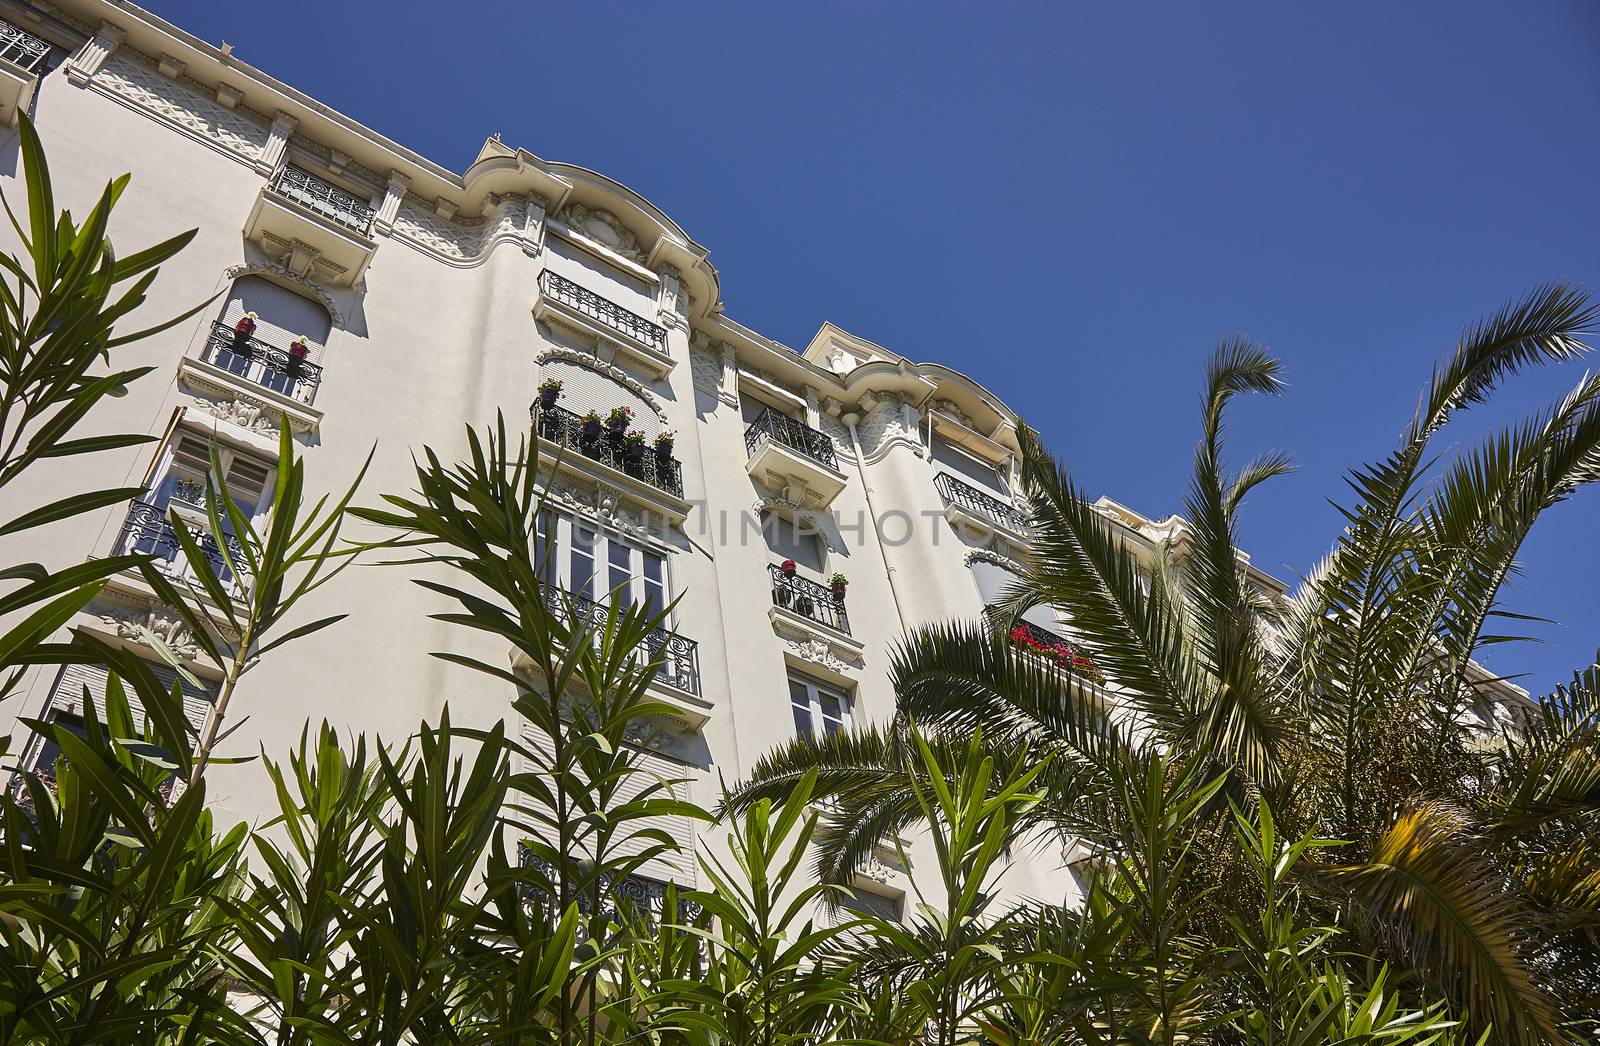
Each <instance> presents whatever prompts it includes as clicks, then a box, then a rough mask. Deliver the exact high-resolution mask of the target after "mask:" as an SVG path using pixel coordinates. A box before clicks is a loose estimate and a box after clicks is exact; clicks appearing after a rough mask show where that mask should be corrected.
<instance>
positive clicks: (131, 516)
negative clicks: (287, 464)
mask: <svg viewBox="0 0 1600 1046" xmlns="http://www.w3.org/2000/svg"><path fill="white" fill-rule="evenodd" d="M191 507H192V508H193V509H194V512H195V515H196V519H197V520H198V519H201V518H203V517H204V513H205V509H204V508H203V507H202V506H200V505H193V506H191ZM167 508H168V506H167V505H158V504H156V503H155V502H151V501H135V502H132V503H131V504H130V505H129V506H128V517H127V519H125V520H123V522H122V539H121V541H120V542H119V551H120V552H121V553H123V554H128V553H137V552H142V553H144V554H146V555H148V556H151V557H153V558H154V559H155V560H156V561H157V563H158V565H164V566H165V567H166V569H167V570H168V571H169V572H171V573H175V574H182V572H183V571H184V570H186V569H187V570H194V569H197V568H196V567H194V566H193V565H191V564H190V563H189V560H188V556H187V555H186V554H185V553H184V550H183V546H182V545H181V544H180V543H179V541H178V532H177V530H176V529H174V528H173V525H172V521H171V520H170V519H168V518H167ZM189 530H190V532H191V533H192V534H193V536H194V540H195V544H196V545H197V546H199V549H200V552H201V554H202V555H203V556H205V559H206V562H207V563H209V564H210V565H211V567H212V569H213V573H214V574H215V575H216V576H217V579H218V580H219V581H221V582H222V587H223V589H224V591H226V592H227V593H228V594H229V595H230V596H233V597H234V598H235V599H241V598H243V597H244V595H245V594H246V593H247V592H248V591H249V590H250V578H249V576H248V575H247V574H243V572H244V571H245V570H247V567H246V563H247V560H246V559H245V555H244V546H243V545H241V544H240V543H239V539H238V538H236V537H234V536H233V535H232V534H228V535H225V536H226V539H227V543H228V554H227V555H226V556H224V555H223V553H222V549H221V548H220V547H219V546H218V545H217V542H216V540H215V539H214V538H213V537H212V536H211V534H210V532H209V531H207V530H205V529H204V528H203V524H200V523H199V522H197V523H196V524H195V525H194V526H191V527H190V528H189ZM230 559H231V560H232V561H233V565H234V567H237V568H238V570H239V571H240V572H241V574H242V576H236V575H235V574H234V572H233V570H232V569H231V568H230V567H229V565H228V560H230Z"/></svg>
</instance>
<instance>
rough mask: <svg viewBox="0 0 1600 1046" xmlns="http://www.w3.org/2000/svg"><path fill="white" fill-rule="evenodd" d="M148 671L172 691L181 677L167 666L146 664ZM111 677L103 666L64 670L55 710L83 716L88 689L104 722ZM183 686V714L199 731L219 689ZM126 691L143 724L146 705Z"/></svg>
mask: <svg viewBox="0 0 1600 1046" xmlns="http://www.w3.org/2000/svg"><path fill="white" fill-rule="evenodd" d="M146 667H148V668H149V669H150V671H151V672H152V673H153V674H154V675H155V677H156V678H157V679H158V680H160V681H161V685H162V686H164V687H166V688H167V689H169V690H170V689H171V688H172V684H173V682H174V681H176V680H180V677H179V675H178V674H177V673H176V672H174V671H173V670H172V669H170V668H168V667H167V666H166V665H156V664H150V663H149V662H146ZM107 678H108V673H107V671H106V669H105V668H104V667H102V666H100V665H67V666H66V667H65V668H63V669H62V670H61V675H60V676H58V677H56V685H55V687H54V688H53V689H52V690H51V692H50V704H49V707H50V708H51V709H58V710H60V711H63V712H69V713H71V714H72V715H79V716H81V715H82V714H83V692H84V690H85V689H86V688H87V689H88V691H89V696H90V697H91V698H93V700H94V707H95V714H96V715H98V716H99V717H100V719H101V720H102V721H104V719H105V715H106V680H107ZM181 682H182V685H183V714H184V715H185V716H187V717H188V719H189V722H191V723H193V724H194V725H195V728H196V729H199V727H200V726H201V724H202V723H204V722H205V718H206V710H207V709H209V708H210V707H211V705H212V703H213V702H214V701H215V700H216V687H214V686H209V687H206V688H205V689H203V690H197V689H195V687H194V686H193V684H191V683H189V682H188V681H187V680H181ZM123 691H124V692H125V693H126V694H127V695H128V709H129V711H131V712H132V713H133V719H134V722H136V723H139V724H141V725H142V724H143V722H144V718H145V712H144V705H143V703H141V702H140V700H139V696H138V695H137V694H135V693H134V691H133V687H131V686H124V687H123Z"/></svg>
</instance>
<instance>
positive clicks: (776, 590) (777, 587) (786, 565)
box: [772, 559, 795, 607]
mask: <svg viewBox="0 0 1600 1046" xmlns="http://www.w3.org/2000/svg"><path fill="white" fill-rule="evenodd" d="M778 571H779V573H781V574H782V575H783V580H782V581H779V582H777V583H776V584H774V585H773V586H772V601H773V602H774V603H776V604H778V605H779V606H780V607H787V606H788V605H789V604H790V603H793V602H794V592H793V590H792V589H790V588H789V585H788V584H787V582H788V580H789V579H790V578H792V577H794V573H795V566H794V560H792V559H786V560H784V561H783V562H782V563H780V564H778Z"/></svg>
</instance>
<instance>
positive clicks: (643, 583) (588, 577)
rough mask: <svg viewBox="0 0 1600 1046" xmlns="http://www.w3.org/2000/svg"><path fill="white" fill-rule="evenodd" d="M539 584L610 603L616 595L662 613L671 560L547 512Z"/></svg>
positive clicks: (538, 531)
mask: <svg viewBox="0 0 1600 1046" xmlns="http://www.w3.org/2000/svg"><path fill="white" fill-rule="evenodd" d="M535 540H537V542H538V544H539V548H538V550H537V554H536V559H537V562H538V565H539V576H540V578H541V579H542V580H543V581H544V582H545V583H546V584H549V585H554V586H556V587H557V588H560V589H562V590H564V591H567V592H571V593H572V594H574V595H579V596H584V597H587V598H589V599H592V600H594V601H595V602H597V603H607V602H610V600H611V599H612V598H613V596H614V594H617V593H621V595H622V597H623V598H624V599H625V600H627V601H628V602H631V603H636V604H639V605H640V606H644V607H646V608H648V609H649V611H650V612H651V613H652V614H656V613H660V612H661V610H662V609H664V608H665V607H666V605H667V604H668V603H669V602H670V601H671V599H672V595H671V590H672V586H671V583H670V580H669V576H668V569H667V559H666V556H664V555H662V554H661V553H660V552H657V551H655V550H654V549H648V548H645V547H644V546H642V545H637V544H634V543H633V542H630V541H625V540H623V539H622V538H620V537H616V536H614V535H611V534H608V533H606V532H605V531H603V530H600V529H598V528H597V527H595V526H593V525H592V524H590V523H588V522H585V521H583V520H578V519H571V518H569V517H567V516H563V515H560V514H558V513H555V512H551V511H549V510H546V511H544V512H541V513H540V514H539V519H538V522H537V526H536V528H535Z"/></svg>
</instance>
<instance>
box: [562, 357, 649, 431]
mask: <svg viewBox="0 0 1600 1046" xmlns="http://www.w3.org/2000/svg"><path fill="white" fill-rule="evenodd" d="M539 377H540V378H541V379H544V378H557V379H559V380H560V381H561V398H560V399H559V400H557V401H556V406H558V407H561V408H563V409H566V410H570V411H572V413H574V414H584V413H586V412H588V411H591V410H594V411H598V412H599V413H600V416H601V417H602V418H604V417H605V416H606V415H607V414H609V413H611V409H612V408H613V407H627V408H628V409H629V410H631V411H633V422H632V423H631V424H630V425H629V426H628V427H629V428H630V429H638V430H639V431H640V432H642V433H644V435H645V438H646V439H654V438H655V436H656V434H657V433H659V432H660V431H661V419H660V418H659V417H658V416H657V415H656V412H655V411H653V410H651V409H650V404H648V403H646V402H645V401H644V399H643V398H642V397H640V396H639V395H638V394H637V393H635V392H634V391H633V390H632V389H630V388H628V387H627V386H625V385H623V384H621V383H620V382H618V381H617V380H616V379H614V378H611V377H608V376H607V375H604V374H601V373H600V372H599V371H597V370H595V369H593V368H592V367H585V366H584V365H583V364H581V363H574V362H572V361H570V360H550V361H548V362H546V363H544V364H542V365H540V367H539Z"/></svg>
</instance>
